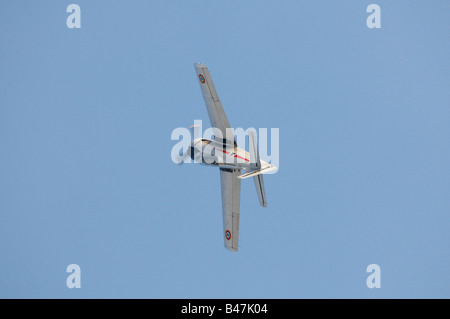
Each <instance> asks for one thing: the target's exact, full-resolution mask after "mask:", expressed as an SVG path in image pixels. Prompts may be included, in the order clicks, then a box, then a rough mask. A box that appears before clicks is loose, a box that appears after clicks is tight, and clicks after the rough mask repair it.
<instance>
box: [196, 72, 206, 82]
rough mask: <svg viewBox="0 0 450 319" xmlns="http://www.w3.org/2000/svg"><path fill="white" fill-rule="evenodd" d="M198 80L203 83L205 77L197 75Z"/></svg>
mask: <svg viewBox="0 0 450 319" xmlns="http://www.w3.org/2000/svg"><path fill="white" fill-rule="evenodd" d="M198 78H199V80H200V82H202V83H205V77H204V76H203V74H199V75H198Z"/></svg>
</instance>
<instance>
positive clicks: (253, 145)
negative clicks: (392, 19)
mask: <svg viewBox="0 0 450 319" xmlns="http://www.w3.org/2000/svg"><path fill="white" fill-rule="evenodd" d="M249 144H250V146H249V151H250V162H251V166H250V169H249V170H247V171H246V172H245V173H244V174H241V175H239V176H238V178H239V179H245V178H248V177H252V176H253V181H254V182H255V188H256V193H257V194H258V199H259V203H260V204H261V206H263V207H267V202H266V191H265V189H264V179H263V176H262V174H264V173H267V172H269V171H272V170H274V169H276V168H275V166H273V165H270V166H266V167H264V168H263V167H262V165H261V160H260V158H259V150H258V144H257V141H256V133H255V132H254V131H251V130H249Z"/></svg>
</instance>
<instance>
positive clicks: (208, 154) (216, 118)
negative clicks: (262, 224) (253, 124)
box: [184, 63, 277, 252]
mask: <svg viewBox="0 0 450 319" xmlns="http://www.w3.org/2000/svg"><path fill="white" fill-rule="evenodd" d="M194 67H195V71H196V73H197V79H198V83H199V84H200V88H201V91H202V94H203V99H204V101H205V104H206V110H207V112H208V116H209V120H210V122H211V126H212V129H213V131H214V139H213V140H208V139H204V138H196V139H194V140H193V141H192V142H191V143H190V147H189V148H188V150H187V152H186V154H185V155H184V156H190V157H191V158H192V159H193V160H194V162H196V163H200V164H203V165H209V166H213V167H218V168H219V170H220V184H221V192H222V215H223V238H224V246H225V248H227V249H228V250H230V251H233V252H237V251H238V240H239V206H240V196H241V179H246V178H249V177H253V180H254V182H255V187H256V192H257V195H258V199H259V203H260V205H261V206H262V207H267V202H266V194H265V189H264V180H263V176H262V174H266V173H269V172H273V171H275V170H277V168H276V167H275V166H274V165H272V164H269V163H267V162H266V161H264V160H262V159H260V158H259V151H258V146H257V140H256V134H255V132H253V131H251V130H248V134H249V144H250V146H249V151H250V153H248V152H246V151H245V150H243V149H241V148H239V147H238V146H237V143H236V141H235V138H234V135H233V133H232V131H230V130H231V127H230V124H229V122H228V119H227V116H226V115H225V111H224V109H223V107H222V103H221V102H220V100H219V96H218V95H217V92H216V89H215V87H214V83H213V81H212V78H211V75H210V73H209V70H208V67H207V66H206V65H204V64H201V63H194ZM191 128H192V127H191ZM224 137H225V138H224ZM242 169H245V171H244V173H242V174H241V170H242Z"/></svg>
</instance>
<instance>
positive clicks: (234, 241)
mask: <svg viewBox="0 0 450 319" xmlns="http://www.w3.org/2000/svg"><path fill="white" fill-rule="evenodd" d="M240 174H241V170H240V169H229V168H221V169H220V186H221V189H222V215H223V239H224V244H225V248H227V249H229V250H231V251H238V240H239V206H240V199H241V180H240V179H239V178H237V176H239V175H240Z"/></svg>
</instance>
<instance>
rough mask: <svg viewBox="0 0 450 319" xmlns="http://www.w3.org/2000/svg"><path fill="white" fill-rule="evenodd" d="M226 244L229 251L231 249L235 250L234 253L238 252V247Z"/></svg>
mask: <svg viewBox="0 0 450 319" xmlns="http://www.w3.org/2000/svg"><path fill="white" fill-rule="evenodd" d="M224 246H225V248H226V249H227V250H228V251H231V252H233V253H237V252H238V249H237V247H231V246H227V245H224Z"/></svg>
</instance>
